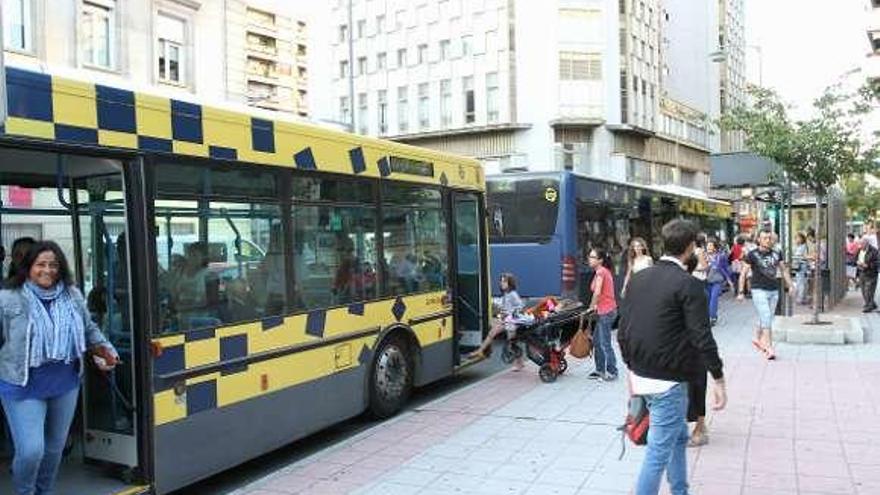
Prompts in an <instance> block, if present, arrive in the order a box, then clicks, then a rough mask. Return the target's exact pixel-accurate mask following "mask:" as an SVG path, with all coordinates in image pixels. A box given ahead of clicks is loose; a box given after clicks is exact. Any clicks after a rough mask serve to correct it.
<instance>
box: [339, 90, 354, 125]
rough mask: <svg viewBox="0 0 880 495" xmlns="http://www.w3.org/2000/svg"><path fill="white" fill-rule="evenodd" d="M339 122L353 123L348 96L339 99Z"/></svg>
mask: <svg viewBox="0 0 880 495" xmlns="http://www.w3.org/2000/svg"><path fill="white" fill-rule="evenodd" d="M339 121H340V122H345V123H348V122H351V107H350V106H349V104H348V97H347V96H343V97H342V98H339Z"/></svg>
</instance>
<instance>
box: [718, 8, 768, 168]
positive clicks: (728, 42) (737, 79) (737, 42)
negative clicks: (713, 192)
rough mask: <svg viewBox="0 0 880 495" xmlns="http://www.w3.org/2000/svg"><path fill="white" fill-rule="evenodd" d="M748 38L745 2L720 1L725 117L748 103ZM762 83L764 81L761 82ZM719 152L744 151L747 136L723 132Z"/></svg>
mask: <svg viewBox="0 0 880 495" xmlns="http://www.w3.org/2000/svg"><path fill="white" fill-rule="evenodd" d="M747 48H749V47H748V45H747V44H746V39H745V0H718V52H717V53H718V57H717V58H716V59H715V60H717V61H718V62H717V63H718V64H719V65H720V67H719V69H720V81H719V94H718V108H719V112H720V113H721V114H722V115H723V114H724V113H725V112H728V111H730V110H732V109H734V108H737V107H739V106H743V105H745V104H746V103H747V101H746V85H747V82H746V49H747ZM752 48H753V49H755V50H757V56H758V64H759V69H758V73H759V76H758V77H759V78H762V77H763V74H762V72H763V67H760V65H761V64H762V63H763V61H762V60H761V57H762V56H763V54H762V53H761V51H760V50H761V48H760V47H757V46H753V47H752ZM758 84H759V85H760V84H763V81H760V80H759V81H758ZM719 135H720V139H721V142H720V144H719V145H720V151H721V152H722V153H731V152H737V151H744V150H745V136H744V135H743V133H742V132H738V131H726V130H721V131H720V133H719Z"/></svg>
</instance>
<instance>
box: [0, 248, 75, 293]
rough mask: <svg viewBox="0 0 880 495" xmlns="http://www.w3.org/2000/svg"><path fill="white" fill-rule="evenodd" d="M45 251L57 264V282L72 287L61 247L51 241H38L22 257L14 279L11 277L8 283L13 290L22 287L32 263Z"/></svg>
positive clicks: (69, 272) (68, 268)
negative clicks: (52, 254) (50, 254)
mask: <svg viewBox="0 0 880 495" xmlns="http://www.w3.org/2000/svg"><path fill="white" fill-rule="evenodd" d="M46 251H51V252H52V253H54V254H55V261H57V262H58V281H60V282H64V284H65V285H67V286H68V287H70V286H72V285H73V277H72V274H71V271H70V265H69V264H68V263H67V257H66V256H64V251H62V250H61V247H60V246H58V244H56V243H54V242H52V241H40V242H38V243H36V244H34V245H33V246H31V248H30V250H29V251H28V253H27V254H26V255H25V256H24V260H22V262H21V265H20V266H19V267H18V271H17V272H16V274H15V277H13V279H12V281H11V283H10V285H11V286H12V287H13V288H16V289H18V288H19V287H21V286H22V285H24V283H25V281H27V279H28V277H29V276H30V273H31V267H32V266H34V262H36V261H37V257H38V256H40V254H42V253H44V252H46Z"/></svg>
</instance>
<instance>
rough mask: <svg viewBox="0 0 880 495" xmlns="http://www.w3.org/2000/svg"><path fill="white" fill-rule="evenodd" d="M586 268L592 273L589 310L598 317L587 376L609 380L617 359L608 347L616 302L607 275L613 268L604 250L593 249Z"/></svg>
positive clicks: (614, 376)
mask: <svg viewBox="0 0 880 495" xmlns="http://www.w3.org/2000/svg"><path fill="white" fill-rule="evenodd" d="M589 263H590V268H592V269H593V270H595V275H593V281H592V283H590V291H592V293H593V297H592V300H591V302H590V309H592V310H594V311H596V314H598V315H599V321H598V322H597V324H596V329H595V331H594V332H593V343H594V344H595V345H594V354H593V359H594V360H595V363H596V369H595V371H593V372H592V373H590V374H589V378H590V379H593V380H599V379H602V380H605V381H606V382H607V381H612V380H616V379H617V358H616V357H615V356H614V348H613V347H611V327H612V326H613V325H614V320H616V319H617V299H616V298H615V297H614V278H613V277H612V276H611V271H612V269H613V266H612V264H611V257H609V256H608V253H607V252H605V250H604V249H600V248H593V249H592V250H591V251H590V258H589Z"/></svg>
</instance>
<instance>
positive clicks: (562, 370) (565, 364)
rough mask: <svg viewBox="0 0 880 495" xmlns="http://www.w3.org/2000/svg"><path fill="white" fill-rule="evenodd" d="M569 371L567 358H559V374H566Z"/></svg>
mask: <svg viewBox="0 0 880 495" xmlns="http://www.w3.org/2000/svg"><path fill="white" fill-rule="evenodd" d="M567 369H568V361H566V360H565V358H564V357H563V358H559V374H560V375H561V374H563V373H565V370H567Z"/></svg>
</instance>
